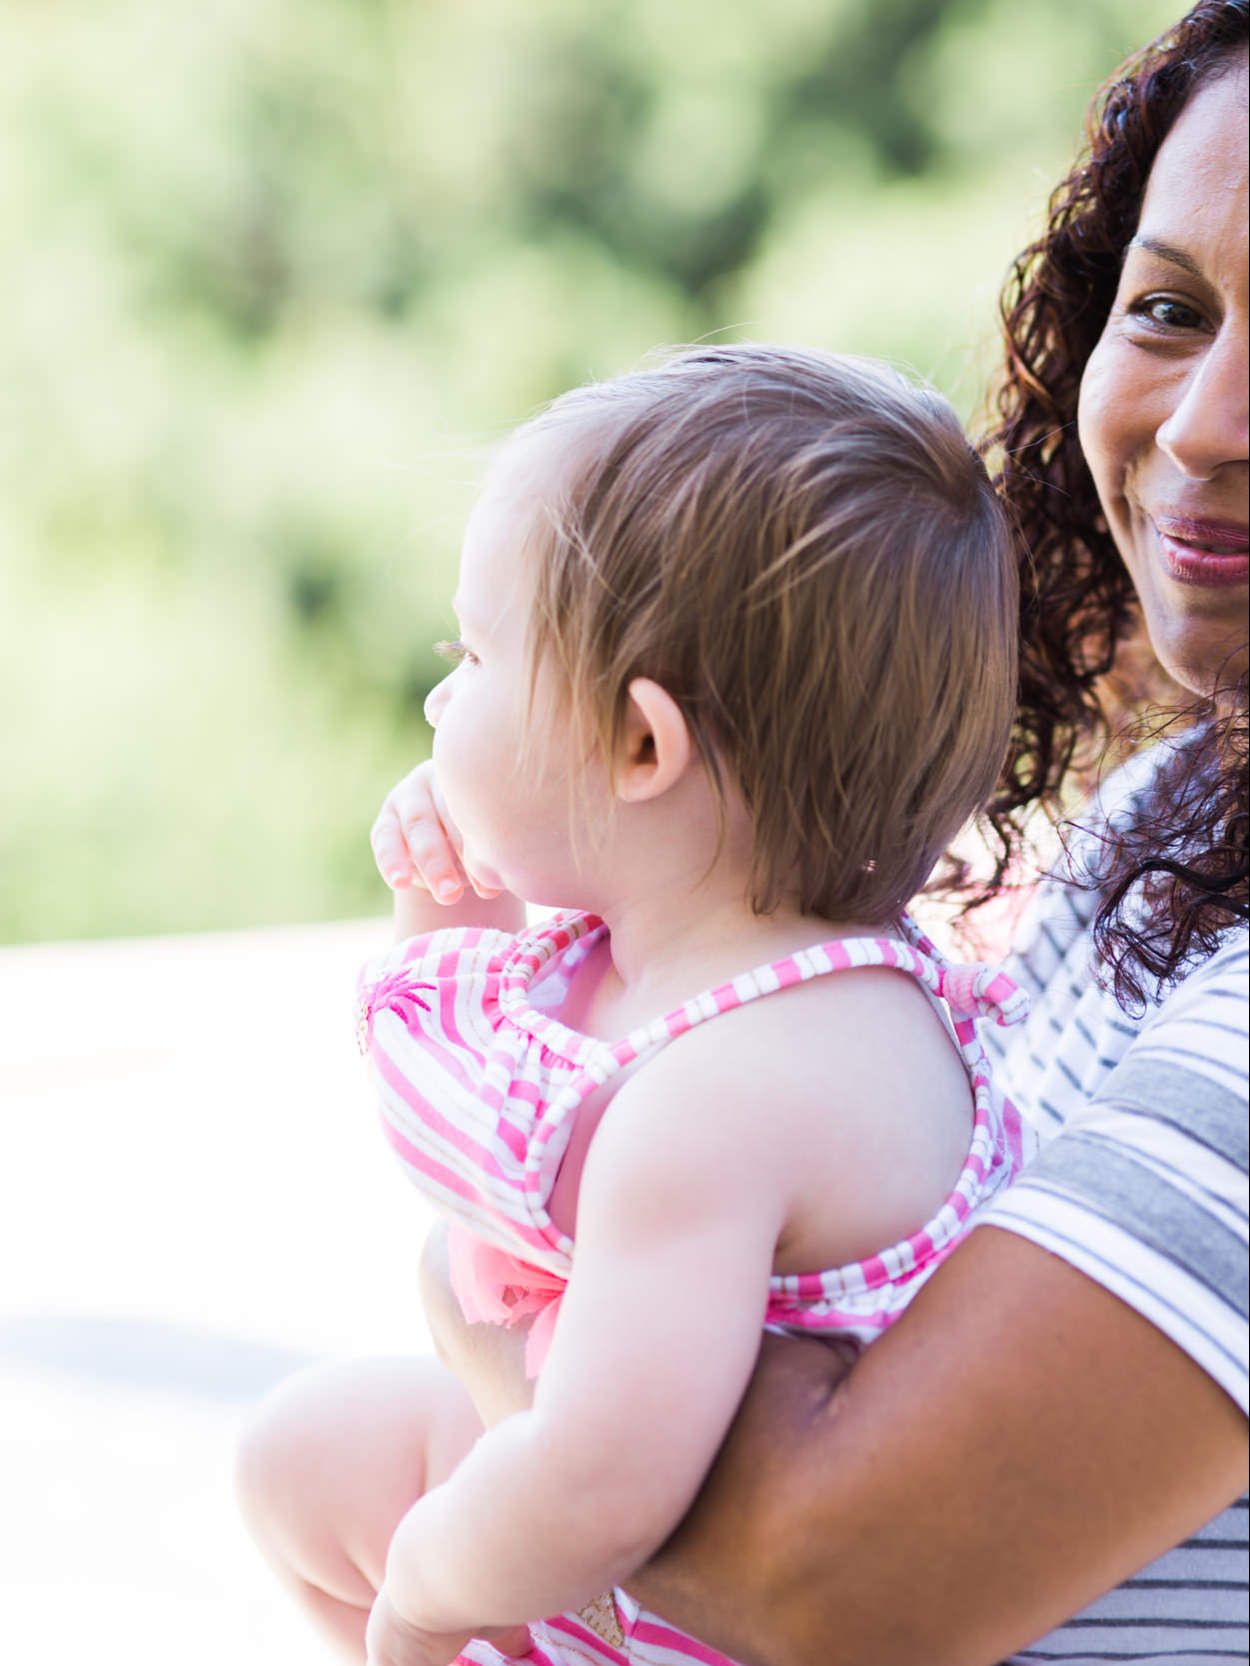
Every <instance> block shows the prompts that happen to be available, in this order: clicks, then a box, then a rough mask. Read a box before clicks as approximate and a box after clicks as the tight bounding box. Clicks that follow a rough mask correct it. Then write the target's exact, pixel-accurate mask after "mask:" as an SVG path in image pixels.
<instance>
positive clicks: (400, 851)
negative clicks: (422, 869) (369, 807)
mask: <svg viewBox="0 0 1250 1666" xmlns="http://www.w3.org/2000/svg"><path fill="white" fill-rule="evenodd" d="M369 843H370V845H371V846H372V848H373V859H374V861H375V862H376V863H377V865H378V872H379V873H380V874H381V875H382V878H383V879H384V880H385V881H386V883H387V884H388V885H389V886H390V887H391V889H392V890H393V891H402V890H403V889H404V887H405V886H408V885H411V884H412V882H413V879H414V878H415V877H416V868H415V867H414V865H413V862H412V859H411V857H410V856H409V854H408V842H407V840H406V839H405V837H404V829H403V825H402V823H401V822H400V819H399V812H398V811H397V810H396V808H395V806H394V804H393V803H392V802H391V800H390V799H389V798H388V799H387V800H386V803H385V804H383V806H382V808H381V809H380V810H379V811H378V819H377V820H376V821H375V822H374V824H373V826H372V828H371V829H370V830H369Z"/></svg>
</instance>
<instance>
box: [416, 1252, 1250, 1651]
mask: <svg viewBox="0 0 1250 1666" xmlns="http://www.w3.org/2000/svg"><path fill="white" fill-rule="evenodd" d="M425 1287H426V1291H427V1303H428V1304H429V1305H430V1307H431V1308H432V1310H433V1312H434V1314H435V1316H436V1321H437V1329H438V1332H439V1335H440V1340H441V1342H442V1345H443V1349H444V1352H445V1354H446V1355H447V1357H448V1359H449V1360H450V1362H451V1363H452V1365H453V1367H454V1368H455V1369H456V1370H457V1371H458V1372H459V1373H460V1374H461V1376H462V1377H463V1378H464V1380H465V1381H466V1382H468V1383H469V1384H470V1386H473V1384H474V1383H480V1384H485V1385H489V1386H488V1388H486V1390H485V1392H486V1393H487V1395H488V1397H489V1398H490V1399H491V1400H492V1401H493V1403H494V1404H495V1405H496V1407H498V1408H500V1409H502V1408H503V1407H504V1406H505V1405H520V1404H524V1403H525V1401H526V1399H527V1398H528V1385H527V1384H526V1383H525V1379H524V1370H523V1364H522V1358H521V1350H522V1347H523V1344H522V1342H521V1339H520V1337H519V1336H518V1333H517V1332H515V1331H503V1330H500V1329H498V1328H497V1327H494V1326H488V1325H473V1326H467V1325H465V1324H464V1323H463V1321H462V1320H461V1319H460V1318H459V1314H458V1310H457V1308H456V1305H455V1300H454V1297H452V1296H451V1294H450V1290H449V1289H448V1286H447V1284H446V1280H445V1276H444V1274H443V1272H442V1270H441V1268H440V1256H439V1252H438V1247H437V1245H435V1246H433V1247H432V1250H431V1253H430V1256H429V1257H428V1258H427V1263H426V1267H425ZM843 1378H845V1381H841V1379H843ZM1246 1451H1247V1441H1246V1423H1245V1419H1244V1418H1243V1417H1242V1415H1241V1413H1240V1412H1239V1411H1238V1409H1237V1407H1236V1406H1235V1404H1234V1403H1233V1401H1232V1400H1230V1399H1229V1398H1228V1397H1227V1396H1226V1395H1225V1394H1224V1393H1223V1391H1222V1390H1221V1389H1219V1388H1218V1387H1217V1386H1216V1385H1215V1384H1214V1383H1213V1382H1212V1380H1211V1378H1210V1377H1208V1376H1207V1375H1206V1373H1205V1372H1203V1371H1202V1370H1200V1369H1199V1368H1198V1367H1197V1366H1196V1365H1195V1364H1194V1363H1193V1362H1192V1360H1190V1359H1189V1358H1188V1356H1187V1355H1185V1354H1184V1353H1182V1352H1181V1350H1180V1349H1178V1348H1177V1347H1175V1346H1174V1345H1173V1344H1172V1343H1171V1342H1170V1341H1169V1340H1168V1339H1167V1338H1166V1337H1165V1336H1164V1335H1163V1334H1162V1332H1160V1331H1158V1330H1156V1329H1155V1327H1154V1326H1153V1325H1151V1324H1149V1323H1148V1322H1147V1321H1146V1320H1144V1319H1142V1318H1141V1317H1140V1316H1139V1315H1138V1314H1137V1313H1135V1312H1134V1311H1133V1310H1132V1309H1131V1308H1129V1307H1127V1306H1125V1305H1124V1304H1123V1303H1122V1302H1120V1301H1119V1300H1118V1299H1117V1298H1116V1297H1114V1296H1112V1295H1110V1294H1108V1292H1107V1291H1105V1290H1104V1289H1102V1288H1101V1286H1099V1285H1098V1284H1095V1283H1094V1282H1093V1281H1092V1280H1091V1279H1088V1278H1086V1277H1084V1275H1082V1274H1081V1273H1078V1272H1076V1271H1075V1270H1074V1269H1073V1268H1071V1267H1070V1266H1068V1265H1067V1263H1065V1262H1063V1261H1060V1260H1059V1259H1057V1258H1056V1257H1054V1256H1051V1255H1049V1254H1048V1253H1047V1252H1046V1251H1044V1250H1041V1249H1038V1248H1037V1247H1036V1246H1035V1245H1033V1244H1031V1243H1029V1242H1028V1241H1027V1240H1025V1239H1023V1238H1019V1237H1017V1236H1015V1234H1013V1233H1009V1232H1003V1231H999V1230H996V1229H994V1228H991V1227H984V1228H981V1229H980V1230H978V1231H976V1232H974V1233H973V1234H972V1236H971V1238H969V1240H968V1241H967V1242H966V1243H965V1244H963V1245H961V1247H960V1248H959V1250H958V1251H957V1252H956V1253H955V1254H954V1255H953V1256H952V1257H951V1259H950V1260H949V1261H948V1262H947V1263H946V1265H945V1266H943V1267H942V1268H941V1269H940V1271H939V1272H938V1273H937V1274H936V1275H935V1276H934V1278H933V1279H932V1280H930V1282H929V1283H928V1284H927V1285H926V1286H925V1288H924V1290H922V1291H921V1292H920V1294H919V1295H918V1296H917V1298H916V1300H915V1302H914V1303H913V1304H912V1306H911V1307H910V1308H909V1309H908V1311H907V1313H905V1314H904V1315H903V1317H902V1319H900V1321H899V1322H898V1324H896V1325H895V1326H894V1327H893V1328H892V1329H891V1330H890V1331H889V1332H888V1333H887V1334H886V1335H885V1336H884V1337H883V1338H882V1339H881V1340H880V1341H879V1342H877V1343H874V1345H873V1346H872V1347H871V1348H870V1349H869V1350H868V1351H867V1353H866V1354H865V1355H864V1356H863V1358H862V1359H861V1360H860V1361H859V1363H858V1364H857V1365H856V1366H855V1368H854V1370H853V1371H852V1372H851V1373H850V1374H849V1375H847V1373H846V1368H845V1366H843V1365H842V1363H841V1362H840V1361H839V1360H838V1359H837V1358H835V1357H834V1356H833V1355H832V1354H831V1353H830V1351H829V1349H828V1348H826V1347H824V1346H823V1345H822V1344H820V1343H818V1342H804V1341H792V1340H789V1339H784V1338H779V1337H772V1336H766V1337H765V1338H764V1345H763V1350H762V1352H761V1355H760V1360H759V1363H758V1365H757V1368H756V1371H755V1375H754V1378H753V1380H752V1383H751V1387H750V1389H749V1391H748V1393H747V1396H746V1399H745V1400H744V1402H743V1404H742V1406H741V1408H740V1410H739V1412H738V1415H737V1417H736V1419H735V1421H734V1424H733V1427H732V1429H731V1431H730V1434H729V1436H728V1438H727V1440H726V1442H725V1445H724V1447H723V1448H722V1450H721V1453H720V1455H719V1457H718V1459H717V1461H716V1464H715V1466H714V1468H713V1470H712V1472H711V1475H710V1476H709V1478H708V1480H707V1482H706V1483H705V1485H704V1487H703V1490H702V1492H701V1493H700V1495H699V1497H698V1499H697V1501H696V1503H695V1505H694V1507H693V1509H692V1510H691V1511H690V1513H689V1515H688V1516H687V1517H686V1519H685V1521H684V1522H683V1523H682V1525H681V1527H680V1528H679V1529H678V1530H677V1532H676V1533H675V1534H674V1535H673V1536H672V1538H671V1539H670V1540H669V1541H668V1543H667V1544H666V1545H665V1546H664V1548H663V1550H662V1551H661V1552H660V1553H659V1554H658V1555H657V1556H656V1557H655V1558H654V1559H653V1560H652V1561H651V1562H650V1563H649V1564H648V1566H647V1567H646V1568H644V1569H642V1570H641V1571H639V1572H638V1573H637V1574H635V1575H634V1576H633V1577H632V1578H631V1579H630V1581H629V1585H630V1589H631V1590H632V1591H634V1592H635V1593H636V1594H637V1596H638V1597H639V1598H640V1599H641V1600H642V1601H643V1602H644V1603H646V1604H647V1605H648V1606H649V1607H651V1608H654V1609H655V1610H656V1611H657V1612H659V1613H661V1614H663V1615H664V1616H665V1618H666V1619H669V1620H671V1621H672V1622H673V1623H674V1624H675V1625H679V1626H682V1627H684V1628H685V1629H686V1630H687V1631H690V1632H692V1633H694V1634H695V1635H696V1636H699V1637H702V1638H704V1639H705V1640H706V1641H707V1642H709V1643H711V1644H712V1645H714V1646H715V1647H718V1648H721V1649H723V1650H724V1651H725V1652H727V1653H729V1654H732V1655H734V1656H736V1657H737V1658H739V1659H741V1660H744V1661H747V1662H750V1663H751V1666H864V1662H865V1661H871V1662H872V1663H873V1666H990V1663H992V1662H997V1661H1000V1660H1002V1659H1003V1657H1004V1656H1005V1655H1007V1654H1009V1653H1011V1652H1012V1650H1014V1649H1019V1648H1022V1647H1024V1646H1026V1645H1027V1644H1028V1643H1029V1642H1031V1641H1033V1640H1035V1639H1036V1638H1038V1637H1040V1636H1042V1635H1044V1634H1045V1633H1046V1631H1047V1630H1049V1629H1050V1628H1051V1627H1053V1626H1055V1625H1057V1624H1059V1623H1060V1622H1062V1621H1063V1620H1064V1619H1066V1618H1068V1617H1069V1616H1071V1615H1072V1614H1074V1613H1076V1612H1078V1611H1079V1610H1080V1609H1081V1608H1082V1607H1083V1606H1084V1605H1085V1604H1086V1603H1087V1602H1089V1601H1090V1600H1092V1599H1093V1598H1094V1597H1095V1596H1097V1595H1098V1594H1099V1593H1101V1592H1102V1591H1105V1590H1107V1589H1109V1588H1110V1587H1112V1586H1114V1585H1115V1584H1116V1583H1117V1582H1119V1581H1120V1580H1121V1579H1123V1578H1125V1577H1126V1576H1128V1575H1129V1574H1131V1573H1132V1572H1133V1571H1134V1570H1135V1569H1137V1568H1139V1567H1141V1566H1142V1565H1143V1564H1145V1563H1146V1562H1148V1561H1150V1560H1152V1559H1153V1558H1154V1557H1156V1556H1159V1555H1161V1554H1162V1553H1163V1552H1164V1551H1166V1550H1168V1549H1170V1548H1171V1546H1173V1545H1174V1544H1176V1543H1178V1542H1179V1541H1181V1540H1183V1539H1184V1538H1185V1537H1186V1536H1187V1535H1188V1534H1190V1533H1191V1532H1193V1531H1194V1530H1195V1529H1196V1528H1197V1527H1199V1526H1200V1525H1202V1524H1203V1523H1204V1522H1206V1521H1208V1520H1209V1519H1210V1518H1211V1517H1212V1516H1214V1515H1215V1514H1217V1513H1218V1511H1219V1510H1220V1509H1221V1508H1222V1507H1223V1506H1224V1505H1226V1504H1227V1503H1228V1502H1229V1501H1230V1500H1231V1499H1233V1498H1235V1497H1236V1496H1237V1495H1238V1493H1239V1492H1240V1491H1241V1490H1242V1489H1243V1488H1244V1486H1245V1478H1246Z"/></svg>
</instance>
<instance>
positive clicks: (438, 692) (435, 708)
mask: <svg viewBox="0 0 1250 1666" xmlns="http://www.w3.org/2000/svg"><path fill="white" fill-rule="evenodd" d="M450 682H451V678H450V677H444V678H443V680H442V682H441V683H435V685H434V687H433V688H432V689H431V690H430V692H429V693H428V694H427V695H426V697H425V721H426V722H427V723H428V724H429V726H430V728H431V729H435V728H437V727H438V720H439V718H440V717H441V716H442V715H443V711H444V709H445V708H446V705H447V685H448V683H450Z"/></svg>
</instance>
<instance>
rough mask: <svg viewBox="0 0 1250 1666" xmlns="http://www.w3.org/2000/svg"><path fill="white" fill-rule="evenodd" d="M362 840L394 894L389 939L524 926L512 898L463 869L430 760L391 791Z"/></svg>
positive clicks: (520, 908)
mask: <svg viewBox="0 0 1250 1666" xmlns="http://www.w3.org/2000/svg"><path fill="white" fill-rule="evenodd" d="M369 842H370V844H371V845H372V846H373V855H374V860H375V861H376V862H377V864H378V871H379V872H380V873H381V875H382V878H383V879H384V880H385V881H386V883H387V884H388V885H389V886H390V888H391V890H392V891H393V892H394V893H395V934H396V936H397V937H398V938H399V940H400V941H401V942H402V941H403V940H404V939H405V938H408V937H418V936H420V935H421V934H422V933H424V932H427V931H437V930H438V929H439V928H440V927H441V926H488V927H493V928H494V929H496V930H498V931H520V929H521V927H522V926H523V925H524V924H525V905H524V903H522V902H521V901H520V899H519V898H517V897H514V896H512V895H511V894H510V893H509V892H507V891H494V890H490V889H488V888H486V887H484V886H482V885H480V884H479V883H478V882H477V881H476V880H474V878H473V876H472V875H471V874H470V873H469V872H468V870H467V869H466V868H465V866H464V864H463V862H462V861H461V859H460V840H459V837H458V835H457V833H456V829H455V826H454V825H453V823H452V821H451V818H450V817H449V816H448V814H447V810H446V807H445V806H444V804H443V802H442V799H441V797H440V795H439V791H438V782H437V780H436V778H435V775H434V765H433V763H430V762H427V763H422V764H418V765H417V767H416V768H415V769H414V770H411V771H410V772H409V773H408V774H407V775H405V776H404V778H403V780H402V781H400V782H399V783H398V785H397V786H395V787H392V789H391V791H390V792H389V793H388V794H387V795H386V798H385V799H384V800H383V803H382V808H381V809H380V810H379V811H378V816H377V820H376V821H375V822H374V824H373V828H372V831H371V833H370V835H369Z"/></svg>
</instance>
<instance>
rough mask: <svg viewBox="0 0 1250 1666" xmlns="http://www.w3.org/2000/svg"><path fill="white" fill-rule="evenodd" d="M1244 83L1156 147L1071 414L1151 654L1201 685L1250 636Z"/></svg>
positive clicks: (1187, 112)
mask: <svg viewBox="0 0 1250 1666" xmlns="http://www.w3.org/2000/svg"><path fill="white" fill-rule="evenodd" d="M1246 89H1247V76H1246V67H1245V64H1244V62H1243V64H1242V65H1241V67H1240V68H1239V69H1235V70H1234V71H1233V72H1232V73H1230V74H1228V75H1225V76H1223V77H1222V78H1221V79H1220V80H1218V81H1216V82H1214V83H1213V84H1210V85H1208V86H1207V87H1205V88H1204V89H1203V90H1202V91H1200V92H1199V93H1197V94H1196V95H1195V96H1194V98H1193V99H1192V100H1191V101H1190V103H1189V104H1188V105H1187V106H1186V107H1185V109H1184V110H1183V111H1182V113H1181V115H1180V117H1179V119H1178V120H1177V122H1176V125H1175V126H1174V127H1173V128H1172V131H1171V132H1170V133H1169V134H1168V137H1167V139H1166V140H1165V141H1164V143H1163V145H1162V147H1161V148H1160V150H1159V154H1158V156H1157V157H1156V159H1155V164H1154V167H1153V168H1152V170H1151V174H1150V180H1149V183H1148V185H1147V189H1146V195H1145V200H1144V202H1143V203H1142V211H1141V219H1140V221H1139V223H1138V227H1137V234H1136V236H1135V237H1134V238H1133V241H1132V242H1131V243H1130V244H1129V246H1128V249H1127V250H1126V251H1125V258H1124V267H1123V271H1122V274H1121V278H1120V286H1119V290H1118V292H1117V294H1116V298H1115V303H1114V305H1113V306H1112V309H1111V314H1110V317H1109V318H1108V319H1107V323H1106V326H1105V327H1104V329H1103V333H1102V337H1101V339H1100V340H1099V342H1098V345H1097V346H1096V347H1095V349H1094V351H1093V353H1092V354H1091V355H1090V359H1089V363H1088V365H1087V366H1086V369H1085V376H1084V379H1083V381H1082V384H1081V398H1080V409H1079V419H1078V420H1079V426H1080V435H1081V445H1082V447H1083V449H1084V452H1085V456H1086V458H1087V460H1088V462H1089V466H1090V470H1091V472H1092V474H1093V477H1094V484H1095V486H1096V487H1097V490H1098V496H1099V499H1100V500H1101V503H1102V507H1103V511H1104V513H1105V514H1106V517H1107V524H1108V527H1109V529H1110V531H1111V535H1112V537H1113V538H1114V539H1115V541H1116V544H1117V546H1118V548H1119V550H1120V553H1121V555H1122V556H1123V557H1124V560H1125V562H1126V564H1127V566H1128V569H1129V572H1130V573H1131V575H1132V578H1133V583H1134V585H1135V586H1136V588H1137V594H1138V596H1139V597H1140V599H1141V604H1142V610H1143V613H1144V615H1145V620H1146V626H1147V629H1148V630H1149V632H1150V639H1151V642H1152V643H1153V645H1154V649H1155V653H1156V654H1157V655H1158V657H1159V659H1160V661H1161V662H1162V664H1163V665H1164V667H1165V668H1166V669H1167V670H1168V671H1169V672H1170V673H1171V675H1172V676H1173V677H1175V678H1176V680H1177V681H1178V682H1180V683H1182V684H1183V685H1184V686H1185V687H1186V688H1189V689H1192V690H1193V691H1194V692H1195V693H1198V694H1208V693H1210V692H1211V690H1212V688H1213V687H1214V685H1215V683H1216V681H1217V680H1218V679H1219V677H1220V673H1221V670H1224V671H1225V674H1227V672H1228V671H1229V670H1234V669H1240V660H1239V659H1237V658H1234V657H1233V656H1244V649H1245V645H1246V639H1247V635H1248V629H1247V618H1246V609H1247V596H1248V591H1247V580H1248V578H1250V544H1248V542H1247V521H1248V519H1250V511H1248V509H1247V450H1248V449H1250V448H1248V446H1247V433H1246V431H1247V375H1248V371H1250V367H1248V346H1247V329H1248V324H1247V254H1246V247H1247V232H1246V214H1247V184H1246V181H1247V166H1246V121H1247V117H1246ZM1230 661H1231V663H1230Z"/></svg>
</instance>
